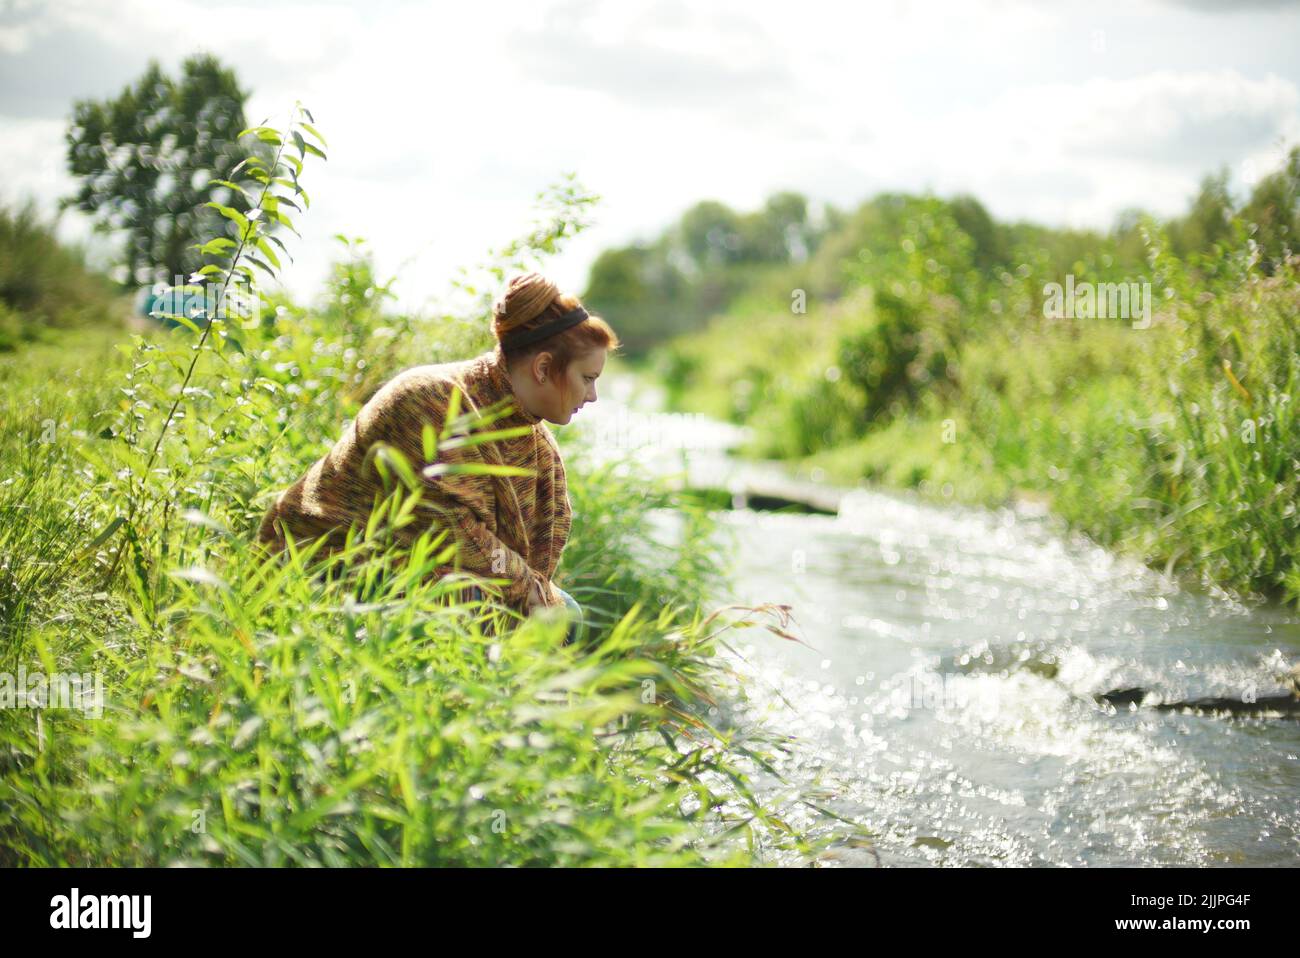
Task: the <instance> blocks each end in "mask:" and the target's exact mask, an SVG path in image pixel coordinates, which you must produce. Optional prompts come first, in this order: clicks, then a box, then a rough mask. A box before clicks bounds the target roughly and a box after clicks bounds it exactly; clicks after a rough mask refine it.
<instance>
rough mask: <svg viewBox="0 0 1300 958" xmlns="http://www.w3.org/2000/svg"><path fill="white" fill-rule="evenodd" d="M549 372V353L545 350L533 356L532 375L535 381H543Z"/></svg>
mask: <svg viewBox="0 0 1300 958" xmlns="http://www.w3.org/2000/svg"><path fill="white" fill-rule="evenodd" d="M550 374H551V354H550V353H547V352H541V353H538V354H537V355H536V356H535V357H533V375H534V376H536V377H537V381H538V382H541V383H544V382H546V380H547V379H548V378H549V376H550Z"/></svg>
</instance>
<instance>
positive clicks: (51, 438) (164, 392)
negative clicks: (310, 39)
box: [0, 127, 816, 866]
mask: <svg viewBox="0 0 1300 958" xmlns="http://www.w3.org/2000/svg"><path fill="white" fill-rule="evenodd" d="M291 129H292V128H291ZM256 135H259V136H262V137H268V138H269V137H271V136H272V135H274V136H275V138H276V140H277V146H280V145H283V144H285V143H288V142H290V140H291V137H290V136H287V135H285V136H282V135H280V134H279V133H278V132H277V131H274V130H270V129H269V128H265V127H263V128H260V130H259V131H257V132H256ZM268 142H269V139H268ZM320 142H321V143H322V144H323V139H321V141H320ZM305 157H306V152H305V151H304V152H303V153H302V156H301V157H300V159H305ZM291 165H294V166H295V169H294V170H293V173H292V174H290V173H288V172H287V171H285V172H284V175H283V177H282V180H283V182H284V183H285V184H287V183H289V182H292V183H293V184H294V185H295V186H300V185H301V184H299V182H298V177H297V174H298V173H301V166H300V165H295V164H291ZM279 172H280V171H278V170H277V171H272V170H268V171H267V177H266V178H267V179H268V180H276V179H277V177H276V176H275V175H273V173H279ZM277 182H278V180H277ZM591 201H592V198H591V197H589V196H587V195H585V194H582V193H581V191H580V190H576V189H575V188H574V186H573V185H572V184H568V185H563V186H561V187H559V188H558V189H556V190H554V191H552V192H551V193H550V194H548V195H547V196H545V197H544V206H545V207H546V209H547V211H548V212H547V216H546V217H544V221H543V223H542V224H541V225H540V226H539V228H538V229H537V230H535V231H533V232H531V233H530V234H529V235H528V236H527V237H524V238H523V239H522V240H520V241H516V242H514V243H511V244H509V245H508V246H506V247H505V248H503V250H500V251H496V252H495V253H494V254H493V258H492V259H491V260H490V261H489V263H488V265H487V271H488V274H489V275H492V276H497V277H499V275H501V274H503V273H504V272H505V271H506V270H507V269H514V268H521V267H523V266H525V265H531V264H537V263H540V262H541V260H542V257H544V256H545V255H546V254H548V253H549V252H552V251H554V250H555V249H557V248H558V247H559V245H560V240H561V238H562V237H565V236H568V235H571V234H572V232H574V230H573V229H572V225H573V223H574V221H575V219H580V214H581V210H582V208H583V207H584V206H586V205H589V203H590V202H591ZM261 205H262V208H263V209H267V208H269V207H268V205H267V204H265V203H263V204H261ZM255 222H256V221H247V220H246V221H245V222H244V223H242V224H239V223H237V224H236V226H237V228H238V231H239V241H238V242H239V243H240V244H246V245H248V246H249V247H250V248H257V249H260V250H262V252H263V253H265V249H264V248H263V246H262V244H261V243H259V242H258V237H257V233H256V229H255V228H252V227H253V224H254V223H255ZM234 245H235V244H233V243H232V244H231V246H230V247H225V246H224V244H216V245H215V246H213V247H211V248H212V249H213V250H214V251H216V252H226V253H229V252H230V251H231V250H232V249H233V247H234ZM214 265H217V266H218V269H216V270H213V271H211V273H210V274H209V275H213V276H216V277H217V278H218V279H221V278H223V277H226V278H228V277H230V276H233V275H236V273H235V270H236V269H237V267H238V265H239V257H238V255H235V256H233V257H227V258H226V259H225V260H224V266H223V265H221V262H220V261H219V262H218V263H216V264H214ZM386 285H387V284H386V283H384V282H381V281H380V280H379V279H378V278H377V277H375V275H374V273H373V267H372V265H371V264H370V262H369V260H368V259H367V258H366V257H365V255H364V254H363V253H361V252H359V251H358V249H357V247H356V246H355V244H351V243H349V249H348V254H347V256H346V257H345V259H344V260H342V261H341V262H340V263H339V264H338V266H337V268H336V269H335V271H334V273H333V275H332V279H331V281H330V285H329V287H328V288H327V290H326V291H325V295H324V297H323V302H322V304H321V305H320V306H319V307H303V306H298V305H296V304H294V303H292V302H289V301H288V300H287V299H285V298H283V297H275V296H271V295H269V294H266V293H264V292H263V293H260V294H259V295H260V296H261V306H262V309H261V312H260V316H251V317H250V316H245V317H243V319H242V320H239V319H235V318H222V319H216V320H214V321H211V322H207V323H204V324H202V325H200V324H198V323H195V324H194V329H193V330H186V329H184V328H181V329H177V330H173V331H163V330H159V331H156V332H151V333H149V334H145V335H136V336H133V337H131V341H130V342H129V343H117V344H115V348H112V349H109V348H106V347H107V346H108V341H107V340H97V341H93V342H76V341H71V340H70V341H68V342H66V343H65V344H64V345H63V348H61V349H57V350H49V351H39V350H32V351H25V352H23V353H22V354H20V355H18V356H16V357H11V358H9V359H0V384H2V389H0V404H2V406H0V408H3V412H4V417H5V422H6V424H9V423H12V424H14V428H6V429H5V430H3V431H2V432H0V463H3V467H4V475H5V476H6V478H5V479H4V480H3V481H0V517H3V519H4V520H5V521H4V523H3V530H2V531H0V575H2V576H3V577H4V584H5V589H4V592H3V594H4V597H5V598H4V600H3V603H0V615H2V616H3V618H2V619H0V671H6V672H10V673H14V672H16V671H17V670H18V669H19V668H20V667H24V668H26V669H27V670H28V671H29V672H30V671H34V670H38V669H39V670H40V671H43V672H44V673H46V674H53V673H55V672H63V673H69V672H75V673H93V674H97V675H98V676H100V677H101V679H102V682H103V685H104V692H105V701H104V708H103V713H102V715H101V716H99V717H95V716H93V715H90V714H85V713H82V712H80V711H76V710H66V709H65V710H51V709H23V708H6V709H0V861H2V862H3V863H4V864H7V865H65V864H73V865H253V864H258V865H309V866H310V865H361V864H365V865H374V864H378V865H649V864H654V865H683V864H706V863H709V864H713V863H721V864H742V863H748V862H752V861H756V860H758V861H764V860H768V856H769V855H775V854H794V855H796V856H801V855H802V856H807V855H810V854H812V853H813V852H814V851H815V850H816V845H815V843H814V842H812V841H811V840H809V839H807V838H806V837H805V836H804V835H803V834H801V833H799V832H798V831H797V830H795V829H792V828H791V827H790V825H789V824H787V820H789V819H791V818H792V817H793V816H791V815H790V814H789V812H788V810H787V809H786V808H785V807H783V805H782V804H781V803H775V802H770V801H769V800H767V799H765V798H764V797H763V796H762V795H760V794H759V793H757V792H756V791H755V790H754V789H753V787H752V786H751V784H750V775H752V774H753V773H754V772H755V771H757V770H761V769H764V768H770V760H769V759H770V755H771V749H773V748H774V747H776V746H777V745H778V744H779V741H778V739H777V738H776V737H774V736H773V735H772V734H771V733H770V732H768V731H767V730H764V729H761V728H747V727H727V726H726V725H725V724H724V723H723V722H722V720H721V719H719V718H718V717H717V716H720V715H723V714H725V710H720V709H719V708H718V704H719V696H720V695H721V694H722V691H721V690H722V689H723V687H724V685H726V684H727V682H728V679H727V674H726V670H725V667H724V666H723V665H722V660H721V659H720V658H719V656H718V654H717V644H718V642H719V640H720V636H722V635H724V634H725V633H726V631H727V629H728V624H727V620H726V618H725V617H722V618H719V617H717V616H709V615H707V614H706V612H707V605H706V603H708V602H710V601H713V599H714V598H715V597H716V596H717V594H718V592H719V590H720V589H721V588H722V587H723V585H724V583H723V581H722V580H721V579H720V578H719V576H718V574H717V572H716V569H715V561H714V560H715V558H716V549H717V546H716V542H715V539H714V532H715V530H714V528H713V523H712V521H711V519H710V517H709V515H708V514H707V513H704V512H701V511H699V510H691V509H685V510H684V513H683V514H684V522H683V523H682V524H681V529H682V532H681V535H680V536H679V539H678V541H676V542H672V543H663V542H660V541H658V540H656V538H655V536H654V528H653V526H654V523H653V521H652V510H654V509H662V508H674V507H676V506H677V505H679V503H678V501H677V500H676V498H675V497H674V494H673V493H672V492H670V491H669V490H668V488H667V487H666V486H665V485H663V484H662V483H660V482H657V481H655V480H653V479H651V478H650V477H647V476H637V475H629V474H627V473H626V472H624V471H616V470H613V469H596V468H594V467H592V468H591V469H590V470H589V471H584V468H580V467H579V466H578V464H579V463H580V462H581V461H582V459H583V457H582V455H581V450H580V449H579V448H578V447H577V445H576V443H575V442H574V440H573V439H572V438H570V437H563V441H564V442H565V445H566V452H568V453H570V456H569V458H570V459H571V461H572V462H573V463H574V466H573V467H571V469H570V474H569V475H570V493H571V496H572V498H573V500H574V505H575V522H574V528H573V533H572V538H571V543H570V545H569V548H568V550H567V551H566V555H565V561H564V567H563V568H564V575H563V577H562V578H561V579H560V582H561V584H562V585H564V586H565V587H566V588H569V589H570V590H571V591H572V592H573V594H574V595H575V596H577V597H578V598H579V600H580V601H582V602H583V603H584V604H585V605H586V607H587V609H588V610H589V612H590V616H589V618H590V621H591V624H592V628H591V629H590V630H589V635H588V638H587V641H586V642H585V643H584V644H582V645H581V646H579V647H572V646H565V645H563V642H562V640H563V637H564V631H565V626H564V623H563V622H562V621H560V620H557V619H554V618H551V617H548V616H545V615H537V616H533V617H530V618H527V619H521V618H520V617H519V616H518V615H516V614H515V613H513V612H510V611H509V610H507V609H505V608H504V607H502V606H501V605H500V604H498V603H496V602H494V601H492V600H491V598H489V599H487V600H484V601H482V602H467V601H464V600H463V598H462V596H463V594H464V593H463V592H461V591H460V590H458V589H457V583H456V581H454V579H453V578H442V579H434V578H433V577H432V576H431V575H430V574H429V573H430V572H431V570H433V569H434V568H437V567H439V566H440V565H441V564H442V563H443V562H445V560H446V559H447V557H448V555H449V549H450V547H451V546H450V542H449V540H448V538H447V534H446V532H445V531H443V530H438V529H436V528H433V529H429V530H426V531H425V532H424V533H423V534H422V535H420V536H419V537H418V538H417V539H416V541H415V543H414V545H413V546H412V547H411V548H410V549H402V550H398V549H395V548H394V547H393V545H392V538H391V533H392V531H393V529H394V527H395V526H396V525H397V524H400V523H401V522H402V521H404V517H405V516H406V515H408V514H409V510H410V508H411V506H412V504H413V503H415V502H416V501H418V484H417V485H416V487H415V488H414V489H412V488H408V487H407V486H406V485H405V484H403V483H400V482H399V483H395V484H394V488H393V489H392V494H391V495H390V496H389V498H388V500H387V501H386V502H384V503H381V504H380V505H379V506H378V507H377V508H376V510H375V511H374V513H373V514H372V516H371V521H370V523H369V524H368V525H367V526H366V528H365V529H364V530H358V531H357V532H356V533H355V534H354V536H353V537H352V539H351V540H350V545H349V549H348V550H347V551H345V552H342V553H339V554H336V555H333V556H330V557H328V558H324V557H323V554H322V553H320V552H319V547H320V546H321V543H294V544H293V546H292V548H291V549H290V550H289V551H288V552H287V553H286V554H285V555H283V556H280V557H273V558H270V559H268V558H267V557H266V556H265V555H264V554H263V553H262V551H261V550H260V549H258V548H257V547H255V546H254V545H253V544H252V541H251V540H252V538H253V533H254V530H255V529H256V527H257V523H258V521H259V519H260V518H261V515H262V512H263V511H264V509H265V507H266V505H267V504H268V501H269V498H270V497H271V496H272V495H274V493H275V492H276V491H278V490H279V489H281V488H283V487H284V485H286V484H287V483H288V482H290V481H292V480H293V479H294V478H296V477H297V476H298V475H299V474H300V473H301V472H302V470H303V469H304V468H306V466H307V465H308V464H309V463H310V462H311V461H313V460H314V459H315V458H317V457H318V456H319V455H321V454H322V453H323V452H324V451H326V450H327V449H328V448H329V446H330V445H331V444H332V443H333V441H334V440H335V439H336V438H337V435H338V432H339V430H340V429H341V428H342V427H343V424H344V423H345V422H346V420H347V419H349V418H350V417H352V416H354V415H355V414H356V412H357V411H358V410H359V408H360V406H361V404H362V403H363V402H364V400H365V398H367V395H368V393H369V392H370V391H373V388H374V386H375V385H377V384H378V383H379V382H382V381H383V380H384V379H386V378H387V377H388V376H390V375H392V374H393V373H395V372H396V371H398V370H399V369H400V368H403V367H404V366H406V365H411V364H414V363H417V362H436V361H439V360H441V359H452V358H462V357H464V356H467V355H471V354H472V352H473V351H474V350H475V349H477V348H480V347H481V346H483V345H484V344H485V343H484V340H483V337H484V336H485V335H486V328H487V324H486V321H485V319H484V318H483V317H482V316H477V317H475V316H472V315H460V316H440V317H417V316H401V315H392V314H390V313H388V312H385V311H383V310H381V309H372V308H369V306H368V305H366V306H362V305H361V304H362V303H364V304H369V303H373V302H378V301H381V300H382V298H383V290H384V288H385V287H386ZM465 287H466V288H471V287H470V284H469V281H468V280H466V281H465ZM475 320H477V321H475ZM376 365H378V366H379V368H376ZM399 472H400V470H399ZM760 612H761V609H760ZM771 628H772V629H773V631H774V632H775V633H779V631H780V629H779V628H778V627H776V626H771ZM773 640H774V641H780V639H779V638H774V639H773Z"/></svg>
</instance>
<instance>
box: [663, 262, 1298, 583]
mask: <svg viewBox="0 0 1300 958" xmlns="http://www.w3.org/2000/svg"><path fill="white" fill-rule="evenodd" d="M1160 268H1161V269H1162V270H1163V271H1164V276H1165V285H1164V290H1167V291H1168V292H1167V294H1166V293H1164V292H1162V293H1161V295H1160V297H1159V300H1160V302H1161V303H1162V305H1161V306H1159V308H1157V310H1156V311H1155V313H1154V315H1153V318H1152V321H1151V323H1150V324H1149V326H1145V327H1143V328H1134V326H1135V325H1137V326H1141V325H1142V324H1140V323H1139V324H1130V323H1117V322H1113V321H1103V320H1086V319H1074V320H1057V319H1049V318H1044V317H1043V316H1042V315H1041V309H1038V310H1036V309H1035V306H1036V305H1041V304H1037V302H1036V300H1035V299H1034V294H1035V291H1034V290H1033V289H1032V288H1030V287H1029V284H1028V283H1027V284H1026V285H1025V286H1024V287H1019V286H1017V287H1016V288H1009V290H1008V293H1007V295H1006V296H1003V297H1001V298H998V299H994V300H988V299H986V298H985V297H984V296H983V294H979V295H973V296H971V297H970V298H969V306H968V307H967V308H968V309H969V310H972V311H973V313H966V314H963V313H962V312H960V311H958V312H954V310H957V309H958V306H959V304H958V303H955V302H954V301H953V300H951V298H950V299H949V300H947V301H944V300H942V298H927V296H926V295H925V294H924V293H922V294H921V296H920V298H919V299H914V300H912V301H911V302H909V303H904V304H902V305H901V306H900V305H899V302H898V301H896V300H890V299H889V298H888V297H886V300H885V303H886V306H885V308H882V306H881V303H880V302H877V301H876V300H875V298H874V297H873V291H872V289H871V288H869V287H863V288H860V289H858V290H857V291H856V292H855V293H854V294H852V295H850V296H847V297H845V298H844V299H842V300H839V301H836V302H831V303H825V304H814V305H813V306H811V307H810V311H809V313H808V315H806V316H792V315H791V314H790V313H789V311H788V309H787V308H784V307H781V308H777V309H769V310H763V309H762V308H755V307H754V306H753V304H750V305H749V306H747V307H746V308H745V309H743V310H741V311H738V312H736V313H734V314H726V315H723V316H720V317H718V318H717V319H715V321H714V322H713V323H712V324H711V325H710V327H708V328H707V329H706V330H704V331H702V332H701V333H698V334H695V335H693V336H690V337H686V338H684V339H681V340H678V341H675V342H674V343H672V344H671V345H670V346H668V347H666V348H665V350H664V351H663V352H661V353H660V354H659V355H657V356H654V357H652V359H651V362H649V363H648V364H646V365H645V367H644V369H645V370H647V371H648V372H649V373H650V374H651V375H655V376H657V378H658V379H659V381H661V382H663V383H664V384H665V386H666V388H667V392H668V395H669V399H670V408H672V409H674V410H677V411H697V412H703V413H707V414H710V415H715V416H718V417H719V418H725V419H728V420H729V421H731V422H734V423H740V424H744V425H746V426H749V427H751V429H752V434H753V440H752V441H751V442H750V443H748V444H746V445H745V446H744V447H742V448H741V449H739V450H738V452H739V454H741V455H748V456H752V457H757V458H769V457H773V458H780V459H783V460H785V461H787V462H789V463H790V464H791V465H792V467H793V469H794V471H795V475H796V476H797V477H799V478H804V479H810V480H812V481H819V480H820V481H827V482H834V483H838V484H842V485H846V486H856V485H859V484H861V483H863V482H867V483H878V484H880V485H882V486H884V487H889V488H898V489H909V490H914V491H915V492H917V493H919V494H920V495H922V496H924V497H926V498H928V499H930V500H932V501H935V502H948V503H962V504H978V505H987V506H998V505H1004V504H1008V503H1013V502H1024V503H1032V504H1034V505H1037V506H1039V507H1043V508H1050V509H1051V510H1052V511H1053V512H1054V513H1055V514H1057V515H1059V516H1060V517H1062V518H1064V519H1065V520H1067V521H1068V522H1069V523H1070V525H1071V526H1072V528H1074V529H1075V530H1077V531H1080V532H1083V533H1085V534H1087V535H1088V536H1089V537H1091V538H1092V539H1093V540H1094V541H1096V542H1098V543H1099V544H1102V545H1104V546H1107V547H1109V548H1112V549H1115V550H1116V551H1119V552H1121V553H1124V554H1126V555H1130V556H1134V557H1137V558H1140V559H1141V560H1142V561H1143V562H1145V563H1147V564H1149V565H1151V566H1153V567H1155V568H1157V569H1159V570H1161V571H1167V572H1170V573H1173V574H1177V575H1181V576H1184V577H1186V578H1188V579H1190V580H1192V581H1195V582H1197V583H1198V584H1200V585H1203V586H1217V587H1222V588H1224V589H1227V590H1230V591H1234V592H1238V593H1242V594H1247V593H1255V594H1260V595H1263V596H1265V597H1268V598H1273V599H1278V600H1281V601H1285V602H1290V603H1295V602H1297V601H1300V514H1297V501H1300V485H1298V483H1300V479H1298V478H1297V477H1298V471H1297V469H1296V467H1295V463H1296V462H1300V425H1298V421H1297V418H1296V415H1295V408H1296V402H1297V399H1298V398H1300V323H1297V317H1298V316H1300V292H1298V291H1297V285H1296V275H1297V273H1296V264H1295V262H1294V261H1293V262H1292V264H1291V265H1290V266H1289V267H1286V268H1284V269H1281V270H1279V272H1278V273H1277V274H1276V275H1274V276H1269V277H1266V276H1262V275H1259V274H1258V273H1254V272H1248V273H1246V274H1244V275H1243V277H1242V278H1241V282H1240V283H1210V282H1208V281H1206V280H1204V278H1203V277H1202V276H1200V274H1198V273H1196V272H1195V271H1193V270H1191V269H1190V268H1189V267H1188V266H1187V265H1186V264H1181V263H1178V262H1177V261H1174V260H1172V259H1171V258H1168V257H1166V259H1165V260H1164V261H1162V262H1161V263H1160ZM979 304H982V305H979ZM802 327H806V328H808V329H810V330H816V335H815V336H802V335H801V336H800V337H799V343H800V348H799V349H798V350H791V349H790V347H789V340H790V336H791V334H792V331H793V330H796V329H798V328H802ZM900 337H901V338H900ZM908 343H911V346H907V345H906V344H908ZM927 343H928V345H926V344H927ZM904 347H906V348H904ZM896 349H902V352H899V353H897V356H896V361H897V363H899V364H900V365H899V366H898V367H895V366H892V365H891V364H890V362H891V361H890V360H889V356H890V355H891V352H890V350H896ZM925 354H928V355H929V357H930V359H929V360H928V361H926V360H925ZM773 357H780V361H779V363H777V362H776V361H775V360H774V359H773ZM935 357H939V358H938V359H936V358H935ZM926 362H928V365H926ZM855 363H857V364H859V368H858V369H857V371H856V372H855V369H854V364H855ZM862 364H865V368H864V367H863V365H862ZM899 376H901V377H902V379H903V380H905V381H906V380H909V377H913V376H915V377H917V378H916V381H915V382H912V383H911V385H910V386H905V385H903V383H902V382H900V383H898V384H896V386H895V388H894V391H893V392H892V393H890V394H889V395H888V396H886V397H884V398H881V397H880V396H879V395H878V394H879V393H880V391H881V390H884V389H885V388H886V382H887V381H888V380H889V379H890V377H895V378H897V377H899ZM872 384H874V386H873V385H872Z"/></svg>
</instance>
